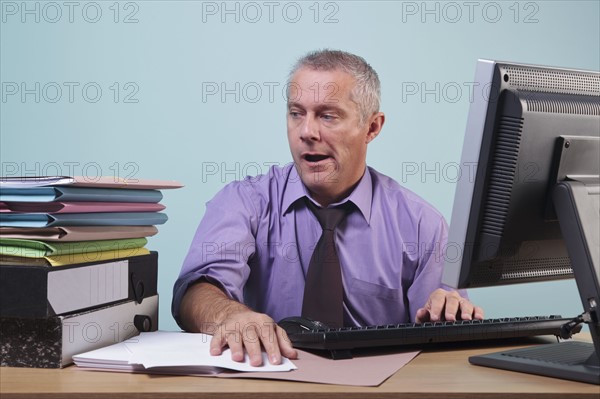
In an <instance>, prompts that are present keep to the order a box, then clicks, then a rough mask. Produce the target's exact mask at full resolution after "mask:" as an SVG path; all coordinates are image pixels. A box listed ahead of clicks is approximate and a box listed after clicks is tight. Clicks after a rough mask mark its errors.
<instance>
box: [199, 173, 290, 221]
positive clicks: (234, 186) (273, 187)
mask: <svg viewBox="0 0 600 399" xmlns="http://www.w3.org/2000/svg"><path fill="white" fill-rule="evenodd" d="M291 165H292V166H290V165H285V166H283V167H282V166H271V167H270V168H269V170H268V171H267V172H266V173H264V174H259V175H256V176H246V177H245V178H244V179H242V180H236V181H233V182H231V183H228V184H227V185H225V186H224V187H223V188H222V189H221V190H220V191H219V192H218V193H217V194H216V195H215V196H214V197H213V199H212V200H210V201H209V203H210V204H221V203H223V204H227V205H228V207H231V206H232V205H235V204H236V203H237V202H240V203H241V205H243V206H245V207H248V206H249V205H251V206H252V207H253V208H254V209H255V211H256V212H257V213H261V210H263V209H264V208H265V207H266V206H267V204H269V203H271V202H272V201H276V200H277V199H278V197H280V193H281V192H282V191H283V188H284V187H285V185H286V182H287V180H288V177H289V174H290V170H291V168H292V167H293V164H291Z"/></svg>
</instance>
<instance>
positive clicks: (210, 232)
mask: <svg viewBox="0 0 600 399" xmlns="http://www.w3.org/2000/svg"><path fill="white" fill-rule="evenodd" d="M256 228H257V212H256V204H255V203H254V201H253V198H252V195H251V189H250V188H249V187H248V186H247V183H245V182H243V181H242V182H233V183H230V184H229V185H227V186H225V187H224V188H223V189H222V190H221V191H220V192H219V193H217V195H216V196H215V197H214V198H213V199H212V200H210V201H209V202H208V203H207V204H206V212H205V214H204V217H203V218H202V221H201V222H200V225H199V226H198V229H197V230H196V234H195V236H194V239H193V240H192V244H191V246H190V249H189V251H188V254H187V256H186V258H185V260H184V263H183V267H182V269H181V273H180V274H179V278H178V279H177V281H176V282H175V285H174V288H173V302H172V305H171V312H172V314H173V317H174V318H175V321H177V324H179V326H180V327H181V326H182V325H181V321H180V314H179V307H180V305H181V300H182V298H183V296H184V294H185V292H186V291H187V289H188V287H189V286H190V285H193V284H194V283H196V282H198V281H201V280H204V281H208V282H211V283H213V284H215V285H217V286H219V287H220V288H221V289H223V291H224V292H225V293H226V294H227V295H228V296H229V297H230V298H232V299H235V300H237V301H239V302H242V301H243V288H244V285H245V284H246V281H247V279H248V275H249V273H250V268H249V266H248V260H249V259H250V257H252V256H253V254H254V252H255V246H256V241H255V236H256Z"/></svg>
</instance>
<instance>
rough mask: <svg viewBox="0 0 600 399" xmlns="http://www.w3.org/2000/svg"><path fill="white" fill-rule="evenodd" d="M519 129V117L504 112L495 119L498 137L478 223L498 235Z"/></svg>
mask: <svg viewBox="0 0 600 399" xmlns="http://www.w3.org/2000/svg"><path fill="white" fill-rule="evenodd" d="M522 130H523V120H522V119H521V118H515V117H511V116H506V115H503V116H502V117H501V118H500V120H499V122H498V129H497V132H498V138H497V140H496V148H495V149H494V153H493V158H492V168H491V175H490V179H489V185H488V190H487V194H486V200H485V205H484V210H483V220H482V224H481V230H482V232H483V233H487V234H490V235H493V236H497V237H501V236H502V232H503V231H504V225H505V223H506V217H507V215H508V207H509V204H510V197H511V193H512V187H513V182H514V180H515V174H516V173H517V159H518V156H519V146H520V144H521V132H522Z"/></svg>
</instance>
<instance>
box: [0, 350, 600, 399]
mask: <svg viewBox="0 0 600 399" xmlns="http://www.w3.org/2000/svg"><path fill="white" fill-rule="evenodd" d="M518 346H523V345H516V346H515V345H512V346H504V347H501V348H498V347H496V348H490V347H485V348H483V347H475V348H474V347H468V348H460V349H441V350H436V351H435V352H434V351H431V352H422V353H421V354H420V355H419V356H417V357H416V358H415V359H414V360H413V361H411V362H410V363H409V364H408V365H407V366H405V367H404V368H402V369H401V370H399V371H398V372H397V373H396V374H394V375H393V376H392V377H391V378H389V379H388V380H387V381H385V382H384V383H383V384H381V385H380V386H378V387H375V388H370V387H369V388H367V387H350V386H340V385H323V384H312V383H299V382H286V381H269V380H249V379H225V378H210V377H183V376H156V375H146V374H127V373H110V372H92V371H84V370H81V369H78V368H76V367H74V366H72V367H68V368H66V369H62V370H57V369H55V370H47V369H25V368H0V397H1V398H2V399H9V398H26V397H27V398H29V397H36V398H82V397H85V398H111V399H113V398H143V399H154V398H219V399H223V398H226V399H237V398H277V399H279V398H302V399H306V398H310V399H318V398H344V399H352V398H357V399H358V398H361V399H362V398H365V397H369V398H398V397H400V398H418V399H428V398H436V399H439V398H444V399H446V398H478V399H479V398H482V397H484V396H485V397H492V398H502V399H505V398H509V399H510V398H515V399H523V398H538V397H544V398H556V399H559V398H560V399H564V398H568V397H577V398H593V399H598V397H599V393H600V387H599V386H597V385H591V384H584V383H577V382H571V381H566V380H559V379H553V378H547V377H539V376H535V375H528V374H522V373H515V372H510V371H503V370H496V369H491V368H485V367H479V366H474V365H471V364H469V362H468V360H467V358H468V357H469V356H471V355H475V354H482V353H489V352H492V351H495V350H503V349H509V348H513V347H518Z"/></svg>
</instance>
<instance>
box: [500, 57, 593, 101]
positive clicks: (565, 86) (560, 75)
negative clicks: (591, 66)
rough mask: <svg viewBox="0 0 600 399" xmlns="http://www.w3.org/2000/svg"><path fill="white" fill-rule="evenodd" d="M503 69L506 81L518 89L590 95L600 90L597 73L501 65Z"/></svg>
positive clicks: (503, 76)
mask: <svg viewBox="0 0 600 399" xmlns="http://www.w3.org/2000/svg"><path fill="white" fill-rule="evenodd" d="M501 71H502V78H503V80H504V82H506V83H507V84H508V86H510V87H513V88H515V89H518V90H527V91H545V92H550V93H564V94H580V95H581V94H583V95H589V96H597V95H598V92H599V91H600V78H599V77H598V75H597V74H591V73H589V74H588V73H585V72H577V71H566V70H565V71H558V70H544V69H538V68H534V67H526V66H511V65H501Z"/></svg>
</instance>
